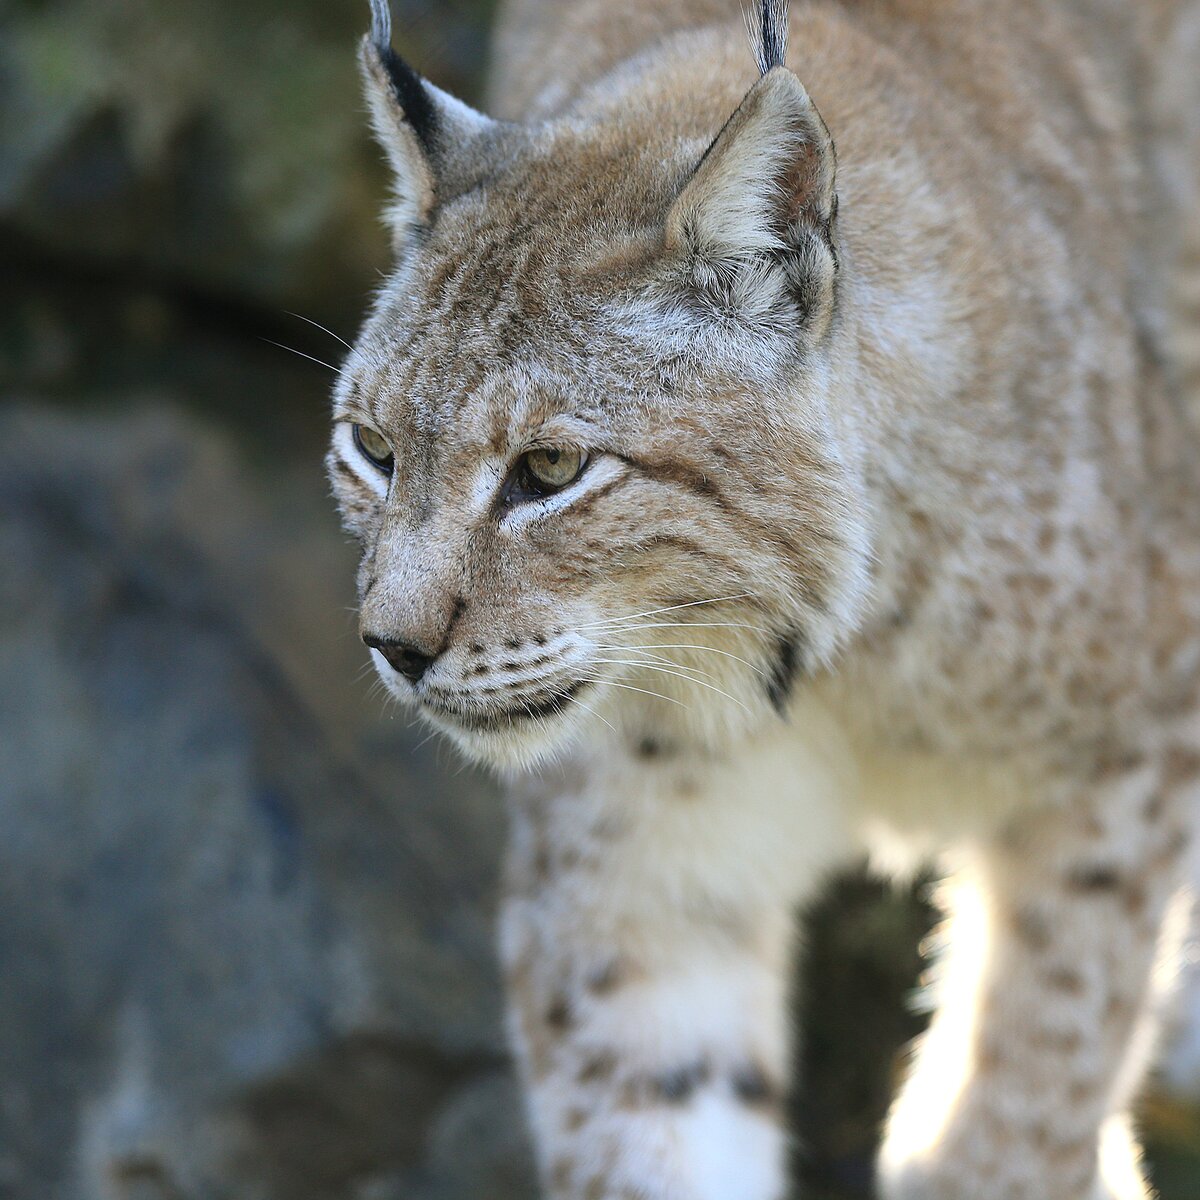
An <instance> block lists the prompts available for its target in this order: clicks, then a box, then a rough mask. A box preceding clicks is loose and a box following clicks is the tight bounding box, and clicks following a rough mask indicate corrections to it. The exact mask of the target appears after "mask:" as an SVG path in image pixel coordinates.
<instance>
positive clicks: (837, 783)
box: [329, 0, 1200, 1200]
mask: <svg viewBox="0 0 1200 1200" xmlns="http://www.w3.org/2000/svg"><path fill="white" fill-rule="evenodd" d="M1198 22H1200V19H1198V18H1197V12H1196V5H1195V4H1194V3H1184V0H1153V2H1149V3H1141V2H1139V3H1137V4H1134V3H1133V2H1132V0H1009V2H1007V3H1003V4H998V3H994V2H992V0H873V2H870V3H868V2H867V0H841V2H837V0H814V2H812V3H803V4H800V3H798V4H796V5H795V6H794V7H793V10H792V12H791V13H790V14H789V13H788V11H787V7H786V4H784V3H782V2H781V0H764V2H763V3H762V4H761V6H760V8H759V9H758V10H757V11H756V12H755V13H754V15H753V17H752V18H751V20H750V21H749V24H750V26H751V49H748V48H747V45H746V36H745V29H744V28H743V23H742V18H741V16H740V15H739V12H738V11H737V7H736V5H735V4H734V2H733V0H511V3H510V4H509V6H508V8H507V9H506V10H505V11H504V12H503V14H502V19H501V28H500V31H499V34H498V55H497V65H496V71H495V83H494V95H493V99H492V102H491V103H490V104H489V106H488V107H490V108H491V109H492V110H493V111H494V112H496V113H497V114H498V115H497V116H494V117H493V116H485V115H483V114H482V113H480V112H478V111H476V110H474V109H473V108H471V107H469V106H467V105H466V104H464V103H462V102H460V101H459V100H457V99H455V98H453V97H452V96H450V95H448V94H447V93H445V92H443V91H441V90H440V89H438V88H437V87H436V86H434V85H433V84H432V83H430V82H428V81H427V80H425V79H424V78H422V77H421V76H419V75H418V74H416V73H415V72H414V71H413V70H412V69H411V68H410V67H409V66H407V65H406V64H405V63H404V62H403V61H402V60H401V58H399V57H398V56H397V55H396V54H395V53H394V52H393V50H392V48H391V29H390V17H389V13H388V10H387V8H386V6H385V0H373V26H372V31H371V33H370V35H369V36H368V37H367V38H366V39H365V40H364V43H363V47H362V51H361V65H362V70H363V75H364V79H365V85H366V94H367V98H368V101H369V105H370V111H371V116H372V121H373V126H374V130H375V133H376V135H377V137H378V140H379V141H380V143H381V144H382V146H383V149H384V151H385V152H386V155H387V157H388V159H389V160H390V164H391V167H392V169H393V171H394V176H395V196H394V200H393V201H392V203H391V205H390V207H389V209H388V212H387V221H388V224H389V227H390V230H391V233H392V237H393V240H394V244H395V265H394V269H393V270H392V272H391V274H390V275H389V276H388V278H387V280H386V282H385V284H384V285H383V287H382V288H381V289H380V291H379V294H378V297H377V300H376V302H375V304H374V307H373V310H372V311H371V313H370V315H369V317H368V319H367V320H366V323H365V326H364V328H363V330H362V332H361V335H360V337H359V338H358V341H357V344H356V345H355V347H354V349H353V351H352V352H351V353H350V355H349V357H348V358H347V360H346V363H345V366H344V369H343V370H342V372H341V375H340V378H339V381H338V384H337V390H336V401H335V424H334V434H333V443H332V448H331V451H330V454H329V469H330V473H331V477H332V480H333V483H334V486H335V489H336V493H337V496H338V499H339V501H340V505H341V510H342V513H343V515H344V519H345V521H346V524H347V526H348V528H349V529H350V530H351V531H352V532H353V533H354V534H355V535H356V536H357V538H358V539H359V540H360V542H361V545H362V550H363V555H362V562H361V569H360V572H359V576H358V592H359V600H360V611H361V632H362V637H363V640H364V641H365V642H366V644H367V646H369V647H370V650H371V654H372V657H373V659H374V662H375V665H376V667H377V668H378V671H379V673H380V674H381V676H382V678H383V679H384V681H385V682H386V684H387V686H388V688H389V689H390V690H391V691H392V692H394V693H395V695H396V696H398V697H400V698H401V699H402V700H403V701H404V702H406V703H409V704H411V705H412V706H413V707H414V708H415V710H416V711H417V712H419V713H420V714H421V716H422V717H423V718H424V719H425V720H426V721H428V722H429V723H430V724H431V725H432V726H434V727H435V728H436V729H439V730H441V731H443V732H444V733H445V734H446V735H448V737H449V738H451V739H452V740H453V741H454V742H455V743H457V745H458V746H459V747H461V749H462V751H463V752H464V753H465V754H466V755H468V756H469V757H471V758H472V759H475V760H478V761H482V762H483V763H486V764H490V765H491V766H493V767H494V768H496V769H497V770H499V771H500V772H501V773H502V774H503V775H504V776H505V777H506V778H507V781H508V790H509V794H510V796H511V845H510V847H509V850H508V859H507V868H506V881H505V888H504V896H503V900H502V910H501V916H500V942H501V955H502V960H503V963H504V968H505V972H506V975H507V983H508V990H509V998H510V1009H511V1031H512V1038H513V1045H514V1047H515V1051H516V1055H517V1059H518V1063H519V1067H520V1072H521V1076H522V1078H523V1081H524V1084H525V1087H526V1090H527V1095H528V1107H529V1119H530V1122H531V1126H532V1129H533V1133H534V1139H535V1143H536V1146H537V1152H538V1157H539V1164H540V1169H541V1175H542V1181H543V1186H544V1190H545V1193H546V1195H547V1196H549V1197H553V1198H555V1200H568V1198H571V1200H617V1198H634V1197H637V1198H640V1200H667V1198H670V1200H777V1198H778V1197H781V1196H782V1195H783V1193H784V1190H785V1186H786V1185H785V1174H786V1171H785V1158H786V1154H785V1151H786V1149H787V1145H786V1140H787V1139H786V1131H785V1126H784V1123H783V1120H782V1113H783V1098H784V1095H785V1091H786V1089H787V1088H788V1087H789V1079H788V1064H789V1062H790V1059H791V1053H790V1050H789V1029H788V1026H787V1020H786V1017H785V1008H786V1006H785V992H786V990H787V986H788V982H789V980H790V976H791V965H792V964H791V961H790V959H791V949H792V942H793V913H794V912H795V910H796V907H797V905H798V904H800V903H801V902H803V901H804V900H805V899H806V898H807V897H809V896H811V895H812V894H813V892H814V889H816V888H818V887H819V886H820V884H821V882H822V880H823V879H824V878H826V876H827V875H828V874H829V872H830V871H831V869H833V868H835V867H838V866H840V865H841V864H844V863H847V862H852V861H854V860H856V859H857V858H858V857H860V856H862V855H867V856H869V857H870V859H871V861H873V862H874V863H875V864H876V865H877V866H878V867H879V868H880V869H881V870H883V871H887V872H893V873H903V872H906V871H910V870H912V869H913V867H914V865H916V864H918V863H921V862H923V861H932V862H934V863H936V864H937V866H938V867H939V869H940V870H941V871H943V872H944V873H945V879H946V882H945V885H944V887H943V889H942V897H943V901H944V903H945V905H946V910H947V915H946V926H945V943H946V946H945V950H944V953H943V954H942V955H941V957H940V959H939V961H938V964H937V967H936V981H935V984H934V986H935V992H936V996H937V997H938V1002H939V1007H938V1008H937V1011H936V1014H935V1016H934V1017H933V1020H932V1024H931V1027H930V1029H929V1032H928V1034H927V1035H926V1036H925V1037H924V1039H923V1040H922V1042H921V1044H920V1046H919V1047H918V1049H917V1053H916V1055H915V1061H914V1065H913V1066H912V1069H911V1071H910V1072H909V1074H908V1077H907V1080H906V1082H904V1084H903V1086H902V1087H901V1090H900V1094H899V1096H898V1099H897V1100H896V1102H895V1105H894V1108H893V1111H892V1113H891V1115H890V1118H889V1121H888V1123H887V1129H886V1133H885V1136H884V1140H883V1148H882V1151H881V1156H880V1162H879V1186H880V1190H881V1192H882V1194H883V1195H884V1196H886V1197H888V1198H889V1200H1000V1198H1001V1197H1003V1198H1005V1200H1099V1198H1106V1200H1118V1198H1119V1200H1131V1198H1133V1197H1143V1196H1147V1195H1149V1188H1148V1185H1147V1183H1146V1182H1145V1180H1144V1178H1143V1173H1142V1170H1141V1168H1140V1165H1139V1154H1138V1149H1137V1143H1136V1138H1135V1135H1134V1133H1133V1129H1132V1125H1131V1121H1130V1119H1129V1116H1128V1112H1129V1105H1130V1103H1131V1100H1132V1098H1133V1097H1134V1095H1135V1091H1136V1089H1137V1087H1138V1084H1139V1081H1140V1078H1141V1076H1142V1074H1143V1070H1144V1065H1145V1063H1146V1061H1147V1058H1148V1054H1149V1052H1150V1050H1151V1048H1152V1042H1153V1014H1154V1011H1155V1007H1156V1004H1157V996H1158V994H1159V992H1160V990H1161V987H1162V985H1163V983H1164V981H1165V979H1166V977H1167V976H1168V975H1169V969H1168V967H1169V960H1170V949H1171V947H1170V942H1171V934H1170V929H1171V927H1172V922H1171V920H1169V916H1170V913H1171V912H1172V911H1173V910H1174V905H1173V897H1174V896H1175V895H1176V893H1177V891H1178V886H1179V882H1180V870H1181V867H1180V864H1181V861H1182V859H1183V856H1184V851H1185V848H1186V845H1187V842H1188V838H1189V833H1190V829H1191V827H1192V825H1193V824H1194V821H1195V810H1196V805H1197V798H1198V793H1200V482H1198V473H1197V464H1198V462H1200V443H1198V440H1197V438H1196V435H1195V431H1194V429H1193V427H1192V425H1191V423H1190V420H1189V417H1188V413H1187V411H1186V409H1185V406H1184V404H1183V401H1182V399H1181V395H1182V393H1181V391H1180V387H1179V383H1180V379H1181V377H1182V372H1181V370H1180V369H1177V368H1176V367H1175V366H1174V365H1173V360H1170V359H1169V358H1168V357H1167V356H1166V355H1165V352H1164V347H1166V346H1167V345H1169V344H1170V332H1169V331H1170V329H1171V328H1172V319H1171V317H1170V315H1169V314H1168V313H1167V312H1166V304H1165V299H1164V298H1165V297H1166V296H1167V295H1168V294H1169V293H1170V291H1171V286H1172V285H1170V284H1169V282H1168V280H1167V279H1166V277H1165V269H1166V266H1167V265H1169V264H1167V263H1165V261H1164V260H1165V259H1166V258H1168V257H1172V256H1174V255H1175V250H1172V251H1171V252H1170V254H1167V253H1165V252H1164V247H1175V248H1176V250H1177V249H1178V247H1179V246H1181V245H1182V244H1183V243H1182V236H1183V235H1182V233H1179V232H1177V230H1179V229H1182V222H1181V220H1180V218H1181V214H1184V213H1185V212H1186V211H1187V208H1188V205H1190V204H1192V203H1193V202H1194V192H1192V191H1190V190H1189V189H1190V188H1191V187H1192V185H1193V184H1194V183H1195V176H1194V175H1189V172H1190V171H1191V170H1192V167H1191V166H1190V165H1189V164H1190V163H1191V162H1192V161H1193V160H1191V159H1189V158H1188V157H1187V155H1186V154H1181V153H1177V152H1176V151H1175V150H1174V149H1172V150H1171V151H1170V152H1169V153H1168V152H1167V151H1166V150H1164V149H1162V146H1163V145H1164V144H1165V143H1163V142H1162V140H1161V139H1163V138H1166V137H1167V136H1168V135H1170V136H1173V137H1182V136H1185V134H1186V130H1184V131H1183V132H1181V130H1182V127H1183V125H1185V124H1186V122H1187V120H1191V119H1192V118H1191V116H1189V115H1187V114H1185V115H1184V116H1183V117H1180V118H1179V119H1178V120H1176V121H1175V126H1176V127H1174V128H1173V129H1171V130H1168V129H1167V125H1168V124H1169V122H1168V121H1167V119H1166V118H1165V117H1163V116H1162V115H1161V114H1160V113H1159V112H1158V111H1157V110H1156V109H1155V108H1154V104H1155V103H1156V101H1155V97H1157V96H1159V95H1160V94H1161V95H1165V94H1167V93H1168V92H1169V90H1170V89H1169V88H1167V87H1166V86H1165V85H1164V86H1163V87H1160V86H1159V84H1160V83H1162V80H1161V79H1160V77H1159V76H1158V74H1157V70H1158V67H1157V66H1156V64H1158V63H1159V62H1160V61H1162V62H1165V61H1166V60H1167V58H1169V57H1171V56H1174V58H1175V59H1177V60H1178V61H1180V62H1181V63H1182V65H1183V66H1184V67H1185V68H1187V67H1188V65H1189V63H1190V64H1191V66H1190V69H1191V72H1192V73H1193V74H1194V63H1195V59H1194V58H1191V57H1190V56H1189V55H1188V54H1181V53H1179V48H1180V47H1181V46H1191V47H1193V48H1195V47H1196V46H1198V45H1200V35H1198V33H1197V30H1198V27H1200V24H1198ZM789 47H790V48H789ZM751 50H752V51H753V53H751ZM1184 73H1185V75H1186V74H1187V73H1188V72H1187V71H1186V70H1185V72H1184ZM802 81H803V82H802ZM1193 124H1194V122H1193ZM1193 211H1194V210H1193ZM1168 227H1169V228H1168Z"/></svg>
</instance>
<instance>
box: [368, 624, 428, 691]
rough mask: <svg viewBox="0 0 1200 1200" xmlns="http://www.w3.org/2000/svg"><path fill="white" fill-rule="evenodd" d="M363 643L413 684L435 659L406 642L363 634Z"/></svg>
mask: <svg viewBox="0 0 1200 1200" xmlns="http://www.w3.org/2000/svg"><path fill="white" fill-rule="evenodd" d="M363 641H364V642H366V643H367V645H368V646H370V647H371V649H372V650H378V651H379V653H380V654H382V655H383V657H384V658H386V659H387V660H388V662H389V663H390V664H391V666H392V667H394V668H395V669H396V670H397V671H399V672H400V674H401V675H403V676H404V677H405V678H406V679H411V680H412V682H413V683H416V682H417V681H418V680H419V679H420V678H421V676H422V675H424V674H425V672H426V671H427V670H429V664H430V663H431V662H433V660H434V659H435V658H436V657H437V655H435V654H426V653H425V651H424V650H420V649H418V648H417V647H416V646H413V645H411V644H410V643H408V642H390V641H388V640H387V639H386V638H380V637H375V636H374V635H373V634H370V633H364V634H363Z"/></svg>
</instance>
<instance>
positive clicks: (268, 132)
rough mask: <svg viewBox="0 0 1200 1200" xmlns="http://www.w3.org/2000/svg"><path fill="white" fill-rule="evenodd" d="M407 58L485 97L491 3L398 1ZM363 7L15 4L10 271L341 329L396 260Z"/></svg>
mask: <svg viewBox="0 0 1200 1200" xmlns="http://www.w3.org/2000/svg"><path fill="white" fill-rule="evenodd" d="M393 7H394V9H395V14H396V42H397V45H398V46H399V47H400V48H401V49H402V51H403V52H405V53H406V54H408V55H409V56H410V57H411V58H412V60H413V61H414V62H415V63H417V64H419V65H420V66H421V67H422V69H423V70H424V71H426V72H427V73H428V74H429V75H430V76H431V77H432V78H435V79H436V80H437V81H438V82H439V83H441V84H443V86H446V87H450V88H453V89H455V90H458V91H461V92H463V93H465V94H466V95H467V96H468V97H474V96H475V95H476V94H477V92H478V85H479V80H480V77H481V75H482V70H483V66H484V58H485V44H486V23H487V22H486V18H487V14H488V10H489V9H490V4H488V3H482V2H480V0H457V2H454V3H442V4H439V5H437V6H431V5H429V4H427V3H417V2H414V0H394V3H393ZM367 25H368V6H367V3H366V0H293V3H290V4H288V5H286V6H281V5H279V4H276V3H268V2H265V0H240V2H238V3H233V2H232V0H176V2H174V3H171V4H161V3H155V2H154V0H122V2H121V3H110V4H96V3H91V2H89V0H63V2H61V3H56V4H42V3H36V2H34V0H7V2H6V3H5V4H4V5H3V6H0V233H2V234H4V235H5V237H4V248H5V249H6V250H7V252H8V253H9V254H11V255H14V256H18V257H22V258H24V259H26V260H29V259H32V260H34V261H39V262H49V263H59V264H67V265H69V269H71V270H75V271H77V270H78V269H79V267H80V265H81V264H82V265H83V266H85V267H87V266H88V265H90V266H91V268H92V269H102V270H114V269H115V270H119V271H121V272H123V273H125V274H135V275H139V276H141V277H143V278H145V279H147V280H149V281H151V282H153V283H155V284H156V285H157V286H168V287H172V288H184V289H200V290H202V291H205V292H208V293H212V294H218V295H222V296H236V297H241V298H242V299H243V300H244V301H248V302H253V303H255V304H259V305H265V306H267V307H269V308H271V309H272V310H277V309H279V308H296V307H300V308H310V309H315V310H317V311H320V312H322V313H330V312H338V311H340V306H341V305H343V304H345V303H347V302H348V303H349V304H350V305H351V306H355V305H357V303H358V301H359V298H360V296H361V290H362V280H363V279H364V278H368V277H370V276H371V275H373V271H374V268H375V266H376V265H378V264H379V263H380V262H381V261H382V259H383V258H384V253H385V252H384V237H383V234H382V230H381V228H380V226H379V222H378V220H377V219H376V214H377V211H378V208H379V205H380V199H381V196H382V194H383V172H382V169H381V168H380V166H379V156H378V154H377V153H376V151H375V149H374V148H373V147H372V146H371V145H370V144H369V142H368V139H367V136H366V130H365V118H364V114H363V105H362V102H361V99H360V96H359V89H358V78H357V68H356V64H355V51H356V46H357V42H358V39H359V37H361V36H362V34H363V33H364V32H365V30H366V28H367Z"/></svg>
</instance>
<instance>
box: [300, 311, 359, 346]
mask: <svg viewBox="0 0 1200 1200" xmlns="http://www.w3.org/2000/svg"><path fill="white" fill-rule="evenodd" d="M283 311H284V312H286V313H287V315H288V316H289V317H295V318H296V320H297V321H304V322H305V323H306V324H308V325H311V326H312V327H313V328H314V329H319V330H320V331H321V332H322V333H327V334H329V336H330V337H331V338H333V340H334V341H335V342H341V343H342V345H343V346H345V347H346V349H347V350H353V349H354V347H353V346H352V345H350V343H349V342H348V341H346V339H345V338H344V337H338V335H337V334H336V333H334V332H333V330H332V329H326V328H325V326H324V325H322V324H321V322H320V321H314V320H313V319H312V318H311V317H305V316H301V315H300V313H298V312H292V311H291V310H290V309H286V308H285V309H284V310H283Z"/></svg>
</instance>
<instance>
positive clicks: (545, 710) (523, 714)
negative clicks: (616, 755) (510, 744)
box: [425, 679, 589, 733]
mask: <svg viewBox="0 0 1200 1200" xmlns="http://www.w3.org/2000/svg"><path fill="white" fill-rule="evenodd" d="M588 686H589V681H588V680H586V679H580V680H577V681H576V682H575V683H572V684H569V685H568V686H567V687H564V688H559V689H557V690H555V691H552V692H550V693H547V694H545V695H543V696H542V697H541V698H539V699H537V700H528V701H524V702H522V703H521V704H519V705H513V706H512V707H510V708H493V709H489V710H487V711H468V710H466V709H462V708H456V707H453V706H450V705H446V704H436V703H430V702H429V701H426V702H425V707H426V708H428V709H429V711H430V712H431V713H432V714H433V715H434V716H437V717H439V718H441V719H442V720H444V721H450V722H453V723H454V724H455V725H458V726H459V727H461V728H463V729H470V730H473V731H475V732H481V733H486V732H495V731H500V730H505V729H510V728H512V727H513V726H514V725H518V724H526V723H528V722H532V721H545V720H549V719H550V718H551V717H557V716H559V715H561V714H562V713H563V712H564V711H565V710H566V709H567V708H568V707H569V706H570V704H571V702H572V701H573V700H574V699H575V697H576V696H578V695H579V693H580V692H582V691H583V690H584V689H585V688H586V687H588Z"/></svg>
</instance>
